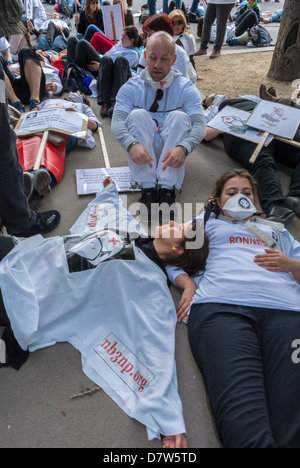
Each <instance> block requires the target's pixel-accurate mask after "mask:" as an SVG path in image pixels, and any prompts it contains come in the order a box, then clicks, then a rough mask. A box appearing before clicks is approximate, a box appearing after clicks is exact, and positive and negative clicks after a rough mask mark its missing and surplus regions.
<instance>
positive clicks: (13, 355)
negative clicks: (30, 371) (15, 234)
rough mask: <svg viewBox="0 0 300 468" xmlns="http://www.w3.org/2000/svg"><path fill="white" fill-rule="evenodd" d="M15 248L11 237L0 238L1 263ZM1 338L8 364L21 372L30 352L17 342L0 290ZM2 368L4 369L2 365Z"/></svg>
mask: <svg viewBox="0 0 300 468" xmlns="http://www.w3.org/2000/svg"><path fill="white" fill-rule="evenodd" d="M13 248H14V243H13V241H12V239H11V237H0V261H1V260H2V259H3V258H4V257H5V256H6V255H7V254H8V253H9V252H10V251H11V250H12V249H13ZM0 338H1V339H2V340H3V341H4V342H5V345H6V364H5V366H10V367H13V368H14V369H16V370H19V369H20V367H21V366H22V365H23V364H24V363H25V362H26V361H27V359H28V356H29V352H28V351H24V350H23V349H22V348H21V347H20V345H19V343H18V342H17V340H16V338H15V336H14V333H13V331H12V328H11V325H10V320H9V318H8V316H7V313H6V310H5V306H4V303H3V300H2V294H1V290H0ZM0 367H3V366H2V365H1V364H0Z"/></svg>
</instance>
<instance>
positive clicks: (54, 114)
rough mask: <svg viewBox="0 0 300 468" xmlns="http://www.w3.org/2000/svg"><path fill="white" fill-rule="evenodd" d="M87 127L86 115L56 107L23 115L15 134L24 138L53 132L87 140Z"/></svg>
mask: <svg viewBox="0 0 300 468" xmlns="http://www.w3.org/2000/svg"><path fill="white" fill-rule="evenodd" d="M87 125H88V117H87V116H86V115H83V114H80V113H79V112H71V111H68V110H65V109H59V108H57V107H55V108H51V109H49V108H47V109H44V110H39V111H31V112H27V113H25V114H22V116H21V118H20V120H19V122H18V123H17V126H16V128H15V132H16V134H17V135H18V136H23V135H30V134H35V133H38V132H45V131H47V130H52V131H56V132H59V133H64V134H66V135H72V136H74V137H76V138H79V139H83V140H85V138H86V131H87Z"/></svg>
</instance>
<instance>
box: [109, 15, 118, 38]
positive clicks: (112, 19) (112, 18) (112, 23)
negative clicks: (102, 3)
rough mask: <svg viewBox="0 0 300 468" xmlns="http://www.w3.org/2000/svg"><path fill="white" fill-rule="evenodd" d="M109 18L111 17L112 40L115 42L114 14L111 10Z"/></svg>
mask: <svg viewBox="0 0 300 468" xmlns="http://www.w3.org/2000/svg"><path fill="white" fill-rule="evenodd" d="M110 18H111V26H112V30H113V36H114V38H113V41H114V42H115V43H117V33H116V25H115V17H114V14H113V12H111V13H110Z"/></svg>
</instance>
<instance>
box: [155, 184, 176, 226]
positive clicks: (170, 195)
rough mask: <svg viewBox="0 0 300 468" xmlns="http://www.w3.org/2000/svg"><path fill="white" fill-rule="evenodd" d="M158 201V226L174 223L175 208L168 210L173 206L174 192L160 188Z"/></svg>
mask: <svg viewBox="0 0 300 468" xmlns="http://www.w3.org/2000/svg"><path fill="white" fill-rule="evenodd" d="M158 201H159V222H160V224H167V223H168V222H169V221H174V219H175V215H176V213H175V206H174V207H173V209H172V210H170V207H171V206H172V205H174V204H175V190H174V189H166V188H160V189H159V193H158Z"/></svg>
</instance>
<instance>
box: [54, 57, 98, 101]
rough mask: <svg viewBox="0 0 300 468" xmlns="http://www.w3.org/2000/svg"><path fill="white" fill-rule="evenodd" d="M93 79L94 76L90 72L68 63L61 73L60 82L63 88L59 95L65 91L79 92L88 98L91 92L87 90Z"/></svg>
mask: <svg viewBox="0 0 300 468" xmlns="http://www.w3.org/2000/svg"><path fill="white" fill-rule="evenodd" d="M93 79H94V76H93V75H92V74H91V73H90V72H88V71H87V70H85V69H84V68H81V67H79V66H78V65H76V64H75V63H69V65H67V66H66V68H65V69H64V71H63V72H62V76H61V82H62V85H63V88H62V90H61V92H60V94H63V93H64V92H65V91H68V92H70V91H78V90H79V91H82V92H83V93H85V94H87V95H88V96H90V95H91V94H92V91H91V90H90V89H89V85H90V82H91V81H92V80H93Z"/></svg>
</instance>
